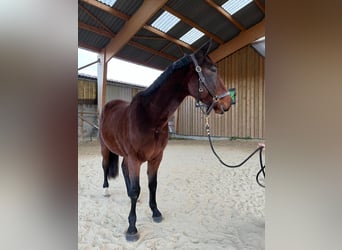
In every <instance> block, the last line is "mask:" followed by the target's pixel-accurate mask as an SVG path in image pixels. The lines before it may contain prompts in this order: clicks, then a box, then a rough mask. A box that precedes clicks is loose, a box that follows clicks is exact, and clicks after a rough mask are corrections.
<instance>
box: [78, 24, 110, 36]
mask: <svg viewBox="0 0 342 250" xmlns="http://www.w3.org/2000/svg"><path fill="white" fill-rule="evenodd" d="M78 27H80V28H81V29H84V30H88V31H91V32H94V33H96V34H99V35H101V36H105V37H108V38H113V37H114V36H115V34H114V33H112V32H108V31H106V30H103V29H99V28H97V27H94V26H92V25H89V24H86V23H83V22H81V21H78Z"/></svg>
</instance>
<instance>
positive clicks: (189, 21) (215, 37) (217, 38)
mask: <svg viewBox="0 0 342 250" xmlns="http://www.w3.org/2000/svg"><path fill="white" fill-rule="evenodd" d="M163 9H164V10H166V11H168V12H170V13H171V14H172V15H174V16H176V17H178V18H179V19H181V20H182V22H184V23H186V24H188V25H189V26H191V27H195V28H196V29H198V30H200V31H202V32H203V33H204V34H205V35H206V36H208V37H210V38H212V39H213V40H214V41H215V42H217V43H218V44H223V43H224V41H223V40H222V39H221V38H219V37H218V36H216V35H214V34H213V33H210V32H209V31H207V30H205V29H203V28H202V27H200V26H199V25H198V24H196V23H195V22H193V21H191V20H190V19H189V18H187V17H185V16H183V15H182V14H180V13H178V12H177V11H175V10H174V9H172V8H170V7H168V6H167V5H164V7H163Z"/></svg>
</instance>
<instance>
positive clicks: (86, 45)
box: [78, 42, 101, 53]
mask: <svg viewBox="0 0 342 250" xmlns="http://www.w3.org/2000/svg"><path fill="white" fill-rule="evenodd" d="M78 47H79V48H82V49H86V50H90V51H92V52H95V53H100V52H101V49H99V48H96V47H93V46H90V45H88V44H85V43H80V42H79V43H78Z"/></svg>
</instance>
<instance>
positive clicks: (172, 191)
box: [78, 140, 265, 250]
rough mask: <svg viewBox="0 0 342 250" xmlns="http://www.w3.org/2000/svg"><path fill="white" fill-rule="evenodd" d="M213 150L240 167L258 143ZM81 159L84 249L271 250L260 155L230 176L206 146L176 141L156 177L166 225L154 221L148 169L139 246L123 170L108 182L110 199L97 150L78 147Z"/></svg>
mask: <svg viewBox="0 0 342 250" xmlns="http://www.w3.org/2000/svg"><path fill="white" fill-rule="evenodd" d="M214 145H215V147H216V149H217V152H218V153H219V154H220V155H221V157H222V158H223V159H224V160H225V161H226V162H227V163H231V164H237V163H240V162H241V161H242V160H243V159H244V158H245V157H246V156H248V155H249V154H250V153H251V152H252V151H253V150H255V149H256V148H257V146H258V141H242V140H241V141H240V140H234V141H229V140H217V141H214ZM78 154H79V160H78V174H79V177H78V231H79V232H78V243H79V249H163V250H165V249H239V250H240V249H241V250H247V249H251V250H258V249H264V248H265V244H264V237H265V189H264V188H261V187H260V186H258V184H257V183H256V181H255V175H256V173H257V172H258V170H259V162H258V161H259V159H258V155H255V156H253V157H252V158H251V159H250V160H249V161H248V162H247V163H246V164H245V165H244V166H243V167H241V168H238V169H229V168H226V167H224V166H222V165H220V163H219V162H218V161H217V160H216V158H214V155H213V153H212V152H211V150H210V146H209V143H208V141H206V140H203V141H200V140H170V141H169V144H168V145H167V147H166V149H165V151H164V158H163V160H162V163H161V165H160V168H159V172H158V189H157V203H158V207H159V210H160V211H161V212H162V214H163V217H164V220H163V221H162V222H161V223H154V222H153V221H152V217H151V210H150V208H149V206H148V199H149V197H148V194H149V192H148V185H147V175H146V163H145V164H144V165H143V166H142V168H141V174H140V185H141V194H140V198H139V201H138V203H137V228H138V231H139V233H140V239H139V240H138V241H137V242H133V243H131V242H127V241H126V240H125V236H124V233H125V231H126V229H127V227H128V221H127V217H128V213H129V209H130V200H129V198H128V196H127V193H126V186H125V183H124V178H123V176H122V173H121V168H120V174H119V177H118V178H116V179H114V180H110V181H109V190H110V193H111V196H110V197H104V196H103V189H102V183H103V172H102V167H101V154H100V146H99V144H98V142H86V143H80V144H79V150H78ZM121 160H122V158H121V157H120V164H121ZM120 166H121V165H120Z"/></svg>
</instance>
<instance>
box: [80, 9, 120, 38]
mask: <svg viewBox="0 0 342 250" xmlns="http://www.w3.org/2000/svg"><path fill="white" fill-rule="evenodd" d="M78 6H79V7H80V8H81V9H82V10H83V11H84V12H85V13H86V14H87V15H88V16H90V17H91V18H92V19H93V20H94V21H95V22H97V23H98V24H100V25H101V27H103V28H104V29H105V30H106V31H108V32H110V33H113V32H112V31H111V29H110V28H108V27H107V26H106V25H105V24H104V23H103V22H102V21H101V20H100V19H98V18H97V17H96V16H95V15H94V14H92V13H91V12H90V11H89V10H87V9H86V8H85V7H84V6H83V5H81V4H78Z"/></svg>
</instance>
